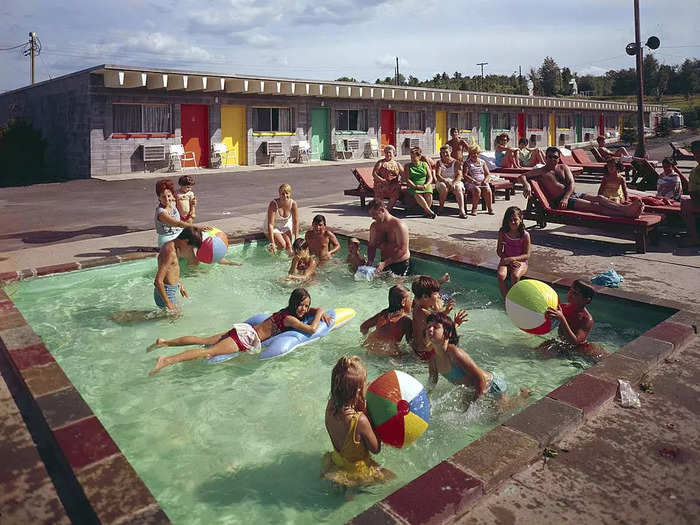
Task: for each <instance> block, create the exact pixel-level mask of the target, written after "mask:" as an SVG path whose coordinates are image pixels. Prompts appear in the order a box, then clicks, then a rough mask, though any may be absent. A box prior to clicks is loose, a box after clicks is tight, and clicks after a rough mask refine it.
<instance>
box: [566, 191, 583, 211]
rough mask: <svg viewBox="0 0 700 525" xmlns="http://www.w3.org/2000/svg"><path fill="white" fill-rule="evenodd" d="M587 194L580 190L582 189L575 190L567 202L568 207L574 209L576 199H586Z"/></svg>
mask: <svg viewBox="0 0 700 525" xmlns="http://www.w3.org/2000/svg"><path fill="white" fill-rule="evenodd" d="M585 196H586V194H585V193H583V192H580V191H575V192H573V193H572V194H571V195H569V200H568V201H567V202H566V209H567V210H573V209H574V206H575V204H576V201H583V200H586V199H584V197H585Z"/></svg>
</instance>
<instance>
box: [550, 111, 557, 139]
mask: <svg viewBox="0 0 700 525" xmlns="http://www.w3.org/2000/svg"><path fill="white" fill-rule="evenodd" d="M549 145H550V146H556V145H557V126H556V123H555V122H554V113H550V114H549Z"/></svg>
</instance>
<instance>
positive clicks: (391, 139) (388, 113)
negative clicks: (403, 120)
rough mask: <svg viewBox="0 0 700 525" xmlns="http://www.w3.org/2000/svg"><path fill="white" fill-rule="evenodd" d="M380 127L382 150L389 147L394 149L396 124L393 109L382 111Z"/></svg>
mask: <svg viewBox="0 0 700 525" xmlns="http://www.w3.org/2000/svg"><path fill="white" fill-rule="evenodd" d="M380 125H381V127H382V149H384V146H389V145H391V146H394V147H396V123H395V120H394V110H393V109H383V110H382V112H381V118H380Z"/></svg>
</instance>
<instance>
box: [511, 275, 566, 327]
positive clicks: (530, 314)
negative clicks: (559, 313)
mask: <svg viewBox="0 0 700 525" xmlns="http://www.w3.org/2000/svg"><path fill="white" fill-rule="evenodd" d="M550 306H551V307H552V308H557V307H558V306H559V297H558V296H557V292H555V291H554V289H553V288H552V287H551V286H549V285H548V284H545V283H543V282H541V281H536V280H535V279H524V280H522V281H518V282H517V283H515V285H513V287H512V288H511V289H510V290H508V295H506V312H507V313H508V317H510V320H511V321H513V324H515V326H517V327H518V328H520V329H521V330H524V331H525V332H529V333H531V334H538V335H541V334H546V333H547V332H549V331H550V330H551V329H552V321H551V320H549V319H547V318H546V317H545V316H544V313H545V312H546V311H547V308H548V307H550Z"/></svg>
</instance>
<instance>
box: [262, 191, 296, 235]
mask: <svg viewBox="0 0 700 525" xmlns="http://www.w3.org/2000/svg"><path fill="white" fill-rule="evenodd" d="M272 202H274V203H275V213H274V214H273V218H274V222H273V223H272V233H273V234H275V233H279V234H282V235H284V234H285V233H289V234H290V235H291V233H292V226H293V224H292V213H291V211H290V212H289V215H287V216H286V217H284V216H283V215H282V214H280V208H279V204H277V199H275V200H273V201H272ZM263 231H267V221H265V224H263Z"/></svg>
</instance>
